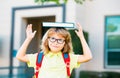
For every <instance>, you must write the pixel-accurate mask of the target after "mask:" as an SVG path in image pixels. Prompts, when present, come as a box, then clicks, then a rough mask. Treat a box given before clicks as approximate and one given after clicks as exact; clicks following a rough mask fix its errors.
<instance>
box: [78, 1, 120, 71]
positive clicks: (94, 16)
mask: <svg viewBox="0 0 120 78" xmlns="http://www.w3.org/2000/svg"><path fill="white" fill-rule="evenodd" d="M119 3H120V0H93V1H92V2H90V1H86V3H85V4H83V5H76V14H77V19H76V20H79V21H80V22H81V24H82V25H83V29H84V30H85V31H87V32H89V45H90V48H91V50H92V53H93V59H92V60H91V61H90V62H88V63H86V64H83V65H81V70H86V69H87V70H96V71H120V70H118V69H104V28H105V27H104V16H105V15H120V4H119ZM81 8H82V9H81ZM78 13H79V14H78ZM81 13H82V14H81ZM78 17H79V18H78Z"/></svg>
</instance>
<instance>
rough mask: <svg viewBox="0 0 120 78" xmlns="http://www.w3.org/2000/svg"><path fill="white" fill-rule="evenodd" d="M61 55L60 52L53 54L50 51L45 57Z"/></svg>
mask: <svg viewBox="0 0 120 78" xmlns="http://www.w3.org/2000/svg"><path fill="white" fill-rule="evenodd" d="M61 54H62V52H61V51H60V52H57V53H53V52H51V51H49V53H48V54H47V56H48V57H53V56H58V57H59V56H60V55H61Z"/></svg>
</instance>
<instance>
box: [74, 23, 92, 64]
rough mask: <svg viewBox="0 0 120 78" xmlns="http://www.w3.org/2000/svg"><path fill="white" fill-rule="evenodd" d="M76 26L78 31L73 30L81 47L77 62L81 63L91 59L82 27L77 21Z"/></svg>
mask: <svg viewBox="0 0 120 78" xmlns="http://www.w3.org/2000/svg"><path fill="white" fill-rule="evenodd" d="M77 27H78V31H75V32H76V34H77V35H78V37H79V39H80V41H81V44H82V48H83V55H79V58H78V62H79V63H83V62H87V61H89V60H91V59H92V53H91V50H90V48H89V46H88V44H87V42H86V40H85V38H84V35H83V31H82V27H81V25H80V24H79V23H77Z"/></svg>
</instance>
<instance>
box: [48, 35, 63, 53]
mask: <svg viewBox="0 0 120 78" xmlns="http://www.w3.org/2000/svg"><path fill="white" fill-rule="evenodd" d="M64 44H65V38H64V37H63V36H61V35H58V34H52V35H51V36H49V38H48V46H49V48H50V50H51V51H52V52H59V51H61V50H62V49H63V47H64Z"/></svg>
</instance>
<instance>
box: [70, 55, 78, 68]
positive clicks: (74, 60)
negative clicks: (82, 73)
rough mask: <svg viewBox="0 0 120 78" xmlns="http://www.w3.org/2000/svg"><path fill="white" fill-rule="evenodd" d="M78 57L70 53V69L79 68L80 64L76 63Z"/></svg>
mask: <svg viewBox="0 0 120 78" xmlns="http://www.w3.org/2000/svg"><path fill="white" fill-rule="evenodd" d="M78 56H79V55H76V54H73V53H70V64H71V67H72V68H78V67H80V63H78V62H77V61H78Z"/></svg>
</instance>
